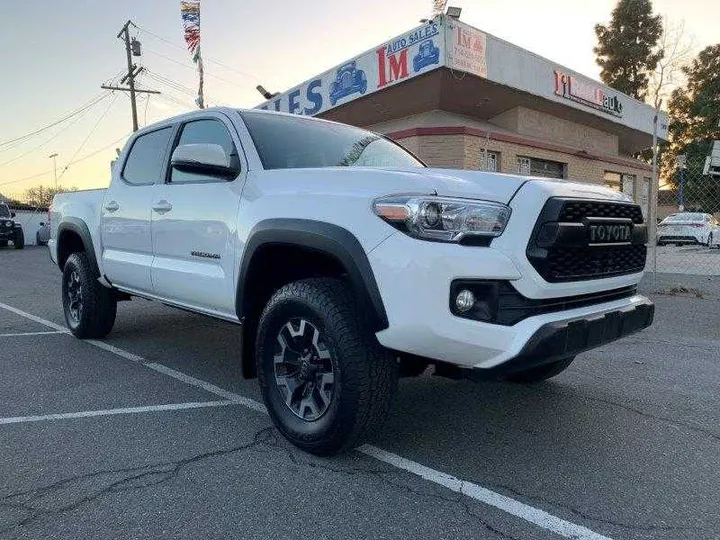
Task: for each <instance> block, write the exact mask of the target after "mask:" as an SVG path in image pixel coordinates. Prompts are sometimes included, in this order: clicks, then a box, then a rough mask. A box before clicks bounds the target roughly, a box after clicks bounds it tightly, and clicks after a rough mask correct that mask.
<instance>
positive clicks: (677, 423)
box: [523, 384, 720, 441]
mask: <svg viewBox="0 0 720 540" xmlns="http://www.w3.org/2000/svg"><path fill="white" fill-rule="evenodd" d="M523 386H525V388H527V389H528V390H532V391H535V392H537V393H541V394H548V395H554V396H563V397H569V398H575V399H579V400H584V401H597V402H598V403H604V404H605V405H612V406H614V407H619V408H621V409H624V410H626V411H629V412H633V413H635V414H638V415H640V416H644V417H646V418H652V419H653V420H661V421H663V422H667V423H668V424H671V425H674V426H675V427H684V428H687V429H689V430H690V431H694V432H696V433H701V434H703V435H705V436H707V437H710V438H711V439H714V440H716V441H720V434H718V433H715V432H714V431H710V430H709V429H707V428H704V427H701V426H698V425H694V424H689V423H687V422H683V421H681V420H675V419H673V418H667V417H665V416H660V415H658V414H653V413H650V412H647V411H643V410H641V409H637V408H635V407H631V406H630V405H626V404H624V403H618V402H617V401H612V400H610V399H603V398H600V397H597V396H583V395H580V394H577V393H573V392H567V391H566V392H563V391H557V390H545V389H542V388H540V387H537V386H534V385H532V384H525V385H523Z"/></svg>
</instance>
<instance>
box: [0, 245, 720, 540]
mask: <svg viewBox="0 0 720 540" xmlns="http://www.w3.org/2000/svg"><path fill="white" fill-rule="evenodd" d="M719 285H720V279H718V278H713V277H708V276H698V277H696V278H692V279H690V278H688V279H685V278H680V277H678V276H677V275H668V276H659V278H658V280H657V282H653V283H652V284H648V285H647V286H646V288H647V289H648V290H649V291H650V292H651V293H652V296H653V298H654V300H655V301H656V303H657V316H656V323H655V325H654V326H653V327H651V328H650V329H648V330H646V331H645V332H643V333H641V334H637V335H635V336H632V337H630V338H627V339H625V340H623V341H621V342H617V343H615V344H612V345H610V346H605V347H603V348H601V349H599V350H596V351H592V352H590V353H586V354H584V355H582V356H581V357H579V358H578V360H577V361H576V362H575V364H573V366H572V367H571V368H570V369H569V370H568V371H566V372H565V373H563V374H562V375H561V376H559V377H557V378H556V379H554V380H553V381H551V382H548V383H545V384H541V385H537V386H518V385H510V384H501V383H482V384H481V383H471V382H464V381H463V382H457V381H450V380H446V379H442V378H437V377H433V376H429V375H427V376H423V377H421V378H416V379H404V380H402V381H401V384H400V391H399V395H398V403H397V407H396V409H395V411H394V413H393V415H392V417H391V418H390V420H389V422H388V423H387V426H386V428H385V429H384V430H383V431H382V433H380V434H378V436H377V438H376V439H375V440H374V441H372V443H371V445H368V446H366V447H363V448H362V449H361V450H362V451H359V452H358V451H354V452H350V453H348V454H345V455H343V456H339V457H335V458H332V459H321V458H317V457H314V456H310V455H308V454H304V453H303V452H301V451H299V450H297V449H295V448H294V447H292V446H290V445H289V444H288V443H286V442H285V440H284V439H282V437H280V436H279V434H278V433H277V432H276V431H275V430H274V429H273V428H272V426H271V424H270V421H269V419H268V418H267V416H266V415H265V414H263V412H262V406H261V405H260V404H259V402H260V397H259V392H258V389H257V386H256V383H255V382H254V381H243V380H242V379H241V377H240V366H239V362H238V353H237V350H238V343H239V336H240V332H239V328H238V327H236V326H234V325H231V324H226V323H222V322H217V321H214V320H211V319H207V318H203V317H200V316H196V315H193V314H189V313H184V312H181V311H178V310H174V309H171V308H167V307H164V306H162V305H160V304H157V303H150V302H146V301H143V300H133V301H132V302H125V303H122V304H120V305H119V309H118V319H117V323H116V325H115V329H114V331H113V333H112V334H111V335H110V336H109V337H108V338H107V339H106V340H104V341H102V342H81V341H78V340H76V339H75V338H73V337H72V336H70V335H68V334H67V333H65V331H64V321H63V316H62V311H61V306H60V301H59V287H60V273H59V272H58V271H57V269H56V268H54V267H53V266H52V264H51V262H50V260H49V258H48V255H47V251H46V248H29V249H25V250H23V251H12V250H4V251H0V373H1V374H2V376H1V377H0V538H1V539H41V538H53V539H76V538H113V539H117V538H153V539H156V538H191V539H193V540H195V539H197V538H202V539H211V538H212V539H214V538H258V539H259V538H313V539H322V538H343V539H345V538H363V539H366V538H412V539H417V538H433V539H439V538H448V539H450V538H453V539H455V538H488V539H494V538H505V539H507V538H510V539H530V538H532V539H536V538H537V539H546V538H547V539H551V538H563V537H567V538H583V539H591V540H601V539H604V538H612V539H683V540H685V539H717V538H720V501H719V499H720V392H719V391H718V388H719V387H720V334H719V333H718V314H720V287H719Z"/></svg>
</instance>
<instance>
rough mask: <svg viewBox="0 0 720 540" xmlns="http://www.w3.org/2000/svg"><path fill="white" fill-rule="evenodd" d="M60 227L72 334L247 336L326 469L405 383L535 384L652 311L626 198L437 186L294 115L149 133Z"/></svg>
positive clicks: (292, 432)
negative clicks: (428, 373)
mask: <svg viewBox="0 0 720 540" xmlns="http://www.w3.org/2000/svg"><path fill="white" fill-rule="evenodd" d="M368 164H372V165H373V166H368ZM50 223H51V229H52V231H51V237H50V242H49V248H50V255H51V258H52V259H53V261H55V262H56V263H57V265H58V267H59V268H60V270H61V271H62V274H63V276H62V289H61V291H60V296H61V301H62V305H63V311H64V314H65V320H66V321H67V324H68V327H69V328H70V331H71V332H72V333H73V334H74V335H75V336H77V337H78V338H101V337H103V336H105V335H107V334H108V333H109V332H110V331H111V329H112V327H113V324H114V322H115V317H116V310H117V302H118V301H120V300H127V299H129V298H130V297H133V296H137V297H142V298H148V299H152V300H158V301H160V302H162V303H164V304H169V305H172V306H176V307H179V308H182V309H185V310H190V311H194V312H197V313H201V314H205V315H209V316H211V317H216V318H218V319H223V320H226V321H231V322H234V323H238V324H242V327H243V337H242V351H241V352H242V354H241V363H242V370H243V373H244V375H245V376H246V377H248V378H253V377H258V379H259V382H260V388H261V391H262V395H263V400H264V402H265V405H266V407H267V410H268V413H269V415H270V417H271V419H272V420H273V422H274V423H275V425H276V426H277V427H278V429H279V430H280V432H281V433H283V434H284V435H285V436H286V437H287V438H288V439H289V440H290V441H292V442H293V443H294V444H296V445H297V446H299V447H300V448H303V449H304V450H307V451H309V452H313V453H316V454H332V453H335V452H337V451H340V450H342V449H344V448H349V447H352V446H354V445H357V444H360V443H361V442H362V441H363V440H364V439H365V438H366V437H368V436H369V434H370V433H371V431H372V430H374V429H375V428H377V426H378V425H380V423H381V421H382V420H383V419H384V417H385V416H386V414H387V412H388V410H389V408H390V406H391V404H392V402H393V396H394V395H395V392H396V388H397V379H398V376H410V375H419V374H421V373H423V372H424V371H425V370H426V368H427V367H428V366H429V365H433V366H434V368H435V373H436V374H438V375H444V376H448V377H452V378H461V377H467V378H471V379H483V380H487V379H493V378H500V379H503V380H509V381H514V382H522V383H529V382H538V381H541V380H544V379H547V378H549V377H553V376H555V375H557V374H559V373H560V372H562V371H563V370H565V369H566V368H567V367H568V366H569V365H570V364H571V363H572V362H573V360H574V358H575V356H576V355H577V354H579V353H581V352H583V351H585V350H588V349H591V348H593V347H597V346H600V345H603V344H605V343H608V342H610V341H614V340H616V339H619V338H621V337H623V336H625V335H628V334H631V333H633V332H637V331H639V330H641V329H643V328H645V327H647V326H649V325H650V324H651V322H652V319H653V314H654V306H653V304H652V303H651V302H650V301H649V300H648V299H647V298H645V297H643V296H640V295H639V294H638V292H637V285H638V283H639V282H640V279H641V278H642V275H643V270H644V267H645V258H646V245H645V244H646V241H647V230H646V226H645V223H644V222H643V216H642V210H641V208H640V207H639V206H638V205H636V204H634V203H632V201H631V200H630V199H629V198H628V197H627V196H626V195H623V194H622V193H617V192H615V191H613V190H610V189H608V188H605V187H602V186H598V185H591V184H587V185H585V184H575V183H572V182H555V181H550V180H546V179H542V178H529V177H526V176H520V175H497V174H494V173H487V172H480V171H467V170H450V169H431V168H426V167H425V165H424V164H423V163H422V162H421V161H419V160H418V159H417V158H415V157H414V156H413V155H412V154H411V153H409V152H407V151H406V150H404V149H403V148H402V147H400V146H398V145H397V144H395V143H394V142H392V141H390V140H388V139H386V138H384V137H382V136H380V135H376V134H374V133H370V132H368V131H365V130H361V129H357V128H354V127H351V126H346V125H342V124H338V123H335V122H328V121H325V120H319V119H315V118H307V117H302V116H297V115H289V114H282V113H274V112H267V111H256V110H254V111H253V110H241V111H238V110H236V109H229V108H216V109H206V110H201V111H195V112H192V113H188V114H185V115H182V116H178V117H175V118H170V119H167V120H164V121H162V122H160V123H158V124H155V125H152V126H149V127H146V128H144V129H142V130H140V131H138V132H137V133H135V134H134V135H133V136H132V137H131V138H130V140H129V141H128V143H127V144H126V146H125V148H124V150H123V151H122V153H121V154H120V156H119V158H118V162H117V164H116V166H115V167H113V171H112V179H111V182H110V186H109V188H108V189H99V190H94V191H84V192H75V193H66V194H60V195H56V196H55V198H54V200H53V204H52V210H51V219H50ZM167 331H168V332H172V331H173V330H172V329H170V328H168V329H167ZM240 342H241V341H240V340H238V343H240ZM549 414H552V411H549Z"/></svg>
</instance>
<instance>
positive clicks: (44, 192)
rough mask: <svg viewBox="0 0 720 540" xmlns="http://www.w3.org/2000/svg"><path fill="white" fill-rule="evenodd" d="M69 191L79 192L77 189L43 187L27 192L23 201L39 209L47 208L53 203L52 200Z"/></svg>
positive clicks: (33, 188)
mask: <svg viewBox="0 0 720 540" xmlns="http://www.w3.org/2000/svg"><path fill="white" fill-rule="evenodd" d="M68 191H77V188H76V187H60V188H54V187H43V186H36V187H32V188H30V189H28V190H26V191H25V194H24V195H23V201H24V202H25V204H28V205H30V206H35V207H38V208H47V207H48V206H50V203H52V199H53V197H54V196H55V195H57V194H58V193H65V192H68Z"/></svg>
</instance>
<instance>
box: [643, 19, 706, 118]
mask: <svg viewBox="0 0 720 540" xmlns="http://www.w3.org/2000/svg"><path fill="white" fill-rule="evenodd" d="M658 49H659V50H660V51H661V52H662V53H663V54H662V57H661V58H660V60H659V61H658V63H657V66H656V67H655V70H654V71H653V72H652V73H650V83H649V85H648V87H649V92H648V96H647V97H648V101H650V102H651V103H652V105H653V106H654V107H655V108H656V109H657V108H659V107H660V105H661V104H662V102H663V101H665V102H667V100H668V98H669V97H670V94H671V93H672V91H673V90H674V89H675V88H678V87H679V86H681V85H682V84H683V82H684V74H683V71H682V68H683V67H684V66H685V65H687V63H688V62H689V61H690V59H691V57H692V54H693V51H694V49H695V45H694V40H693V38H692V36H688V35H687V34H686V33H685V22H684V21H681V22H679V23H677V22H672V21H670V20H668V19H667V17H664V18H663V33H662V35H661V36H660V40H659V41H658Z"/></svg>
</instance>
